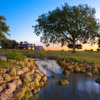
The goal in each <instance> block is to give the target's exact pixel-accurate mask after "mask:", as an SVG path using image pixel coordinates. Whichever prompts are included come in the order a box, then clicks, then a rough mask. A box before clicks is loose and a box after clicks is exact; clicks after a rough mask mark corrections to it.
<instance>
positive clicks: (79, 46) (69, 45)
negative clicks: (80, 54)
mask: <svg viewBox="0 0 100 100" xmlns="http://www.w3.org/2000/svg"><path fill="white" fill-rule="evenodd" d="M67 47H68V48H71V49H73V44H68V46H67ZM75 48H76V49H82V45H81V44H76V45H75Z"/></svg>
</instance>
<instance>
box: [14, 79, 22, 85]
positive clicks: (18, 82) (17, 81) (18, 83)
mask: <svg viewBox="0 0 100 100" xmlns="http://www.w3.org/2000/svg"><path fill="white" fill-rule="evenodd" d="M13 82H14V83H15V84H16V86H19V85H22V81H21V79H16V80H13Z"/></svg>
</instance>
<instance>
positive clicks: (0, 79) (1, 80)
mask: <svg viewBox="0 0 100 100" xmlns="http://www.w3.org/2000/svg"><path fill="white" fill-rule="evenodd" d="M1 83H3V77H2V76H0V84H1Z"/></svg>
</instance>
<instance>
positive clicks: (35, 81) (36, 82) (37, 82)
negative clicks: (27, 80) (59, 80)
mask: <svg viewBox="0 0 100 100" xmlns="http://www.w3.org/2000/svg"><path fill="white" fill-rule="evenodd" d="M34 83H35V86H36V87H37V86H39V81H38V79H35V80H34Z"/></svg>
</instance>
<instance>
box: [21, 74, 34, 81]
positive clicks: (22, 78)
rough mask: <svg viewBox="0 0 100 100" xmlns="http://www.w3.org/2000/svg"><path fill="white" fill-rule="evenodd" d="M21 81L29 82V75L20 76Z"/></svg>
mask: <svg viewBox="0 0 100 100" xmlns="http://www.w3.org/2000/svg"><path fill="white" fill-rule="evenodd" d="M21 80H22V81H23V82H31V80H32V79H31V76H30V75H29V74H27V73H26V74H24V75H22V76H21Z"/></svg>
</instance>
